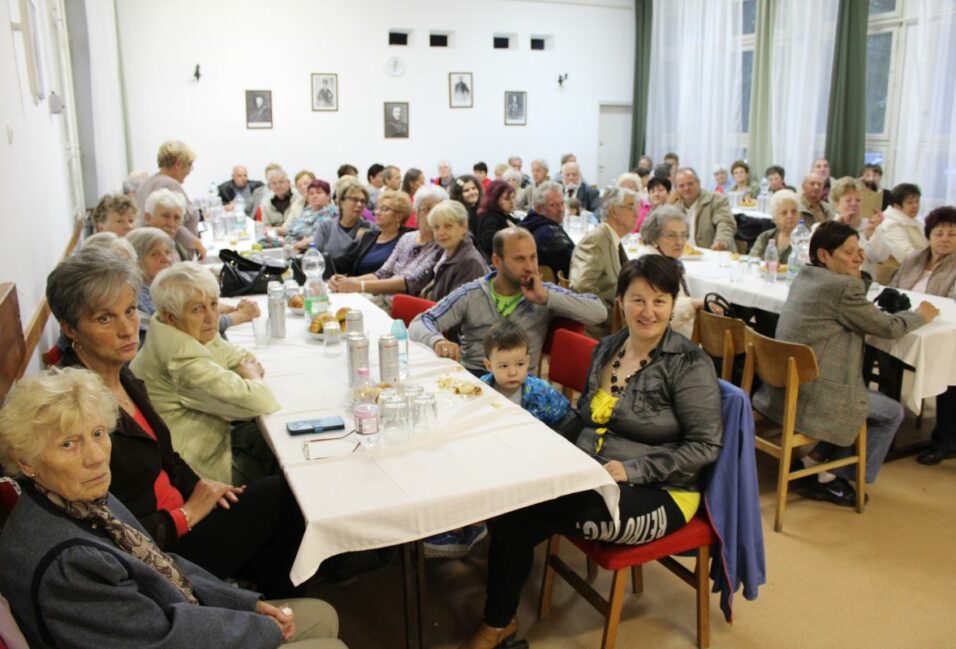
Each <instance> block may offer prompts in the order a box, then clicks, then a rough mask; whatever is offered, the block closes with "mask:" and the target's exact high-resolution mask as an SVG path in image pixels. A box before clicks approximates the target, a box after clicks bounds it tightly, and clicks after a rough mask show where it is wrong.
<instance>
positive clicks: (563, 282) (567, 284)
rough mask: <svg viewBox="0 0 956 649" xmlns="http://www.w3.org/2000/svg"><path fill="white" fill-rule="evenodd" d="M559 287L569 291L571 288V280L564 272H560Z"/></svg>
mask: <svg viewBox="0 0 956 649" xmlns="http://www.w3.org/2000/svg"><path fill="white" fill-rule="evenodd" d="M558 286H560V287H561V288H567V289H570V288H571V280H569V279H568V278H567V277H565V276H564V271H563V270H559V271H558Z"/></svg>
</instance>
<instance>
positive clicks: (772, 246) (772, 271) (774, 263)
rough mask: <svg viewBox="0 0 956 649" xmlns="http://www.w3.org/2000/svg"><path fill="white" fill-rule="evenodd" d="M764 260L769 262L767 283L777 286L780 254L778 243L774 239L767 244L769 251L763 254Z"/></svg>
mask: <svg viewBox="0 0 956 649" xmlns="http://www.w3.org/2000/svg"><path fill="white" fill-rule="evenodd" d="M763 260H764V261H765V262H767V283H768V284H776V283H777V267H778V266H779V264H780V254H779V253H778V252H777V242H776V241H774V240H773V239H771V240H770V241H769V242H768V243H767V251H766V252H764V254H763Z"/></svg>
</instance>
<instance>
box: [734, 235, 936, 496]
mask: <svg viewBox="0 0 956 649" xmlns="http://www.w3.org/2000/svg"><path fill="white" fill-rule="evenodd" d="M863 257H864V254H863V249H862V248H861V246H860V235H859V234H858V233H857V231H856V229H855V228H854V227H852V226H850V225H847V224H844V223H840V222H837V221H825V222H823V223H821V224H820V225H819V226H818V227H817V228H816V230H815V231H814V233H813V236H812V237H811V239H810V262H811V263H810V265H808V266H804V267H803V269H801V271H800V274H799V275H797V277H796V279H794V280H793V284H792V286H791V287H790V294H789V296H788V297H787V302H786V304H784V307H783V311H782V312H781V313H780V320H779V321H778V323H777V331H776V336H775V337H776V338H778V339H779V340H785V341H787V342H793V343H800V344H802V345H807V346H809V347H810V348H812V349H813V352H814V354H816V358H817V363H818V365H819V368H820V374H819V378H817V380H815V381H812V382H811V383H808V384H806V385H802V386H801V387H800V393H799V396H798V401H797V413H796V428H797V430H798V431H800V432H801V433H804V434H806V435H809V436H810V437H814V438H816V439H819V440H821V441H820V442H819V443H818V444H817V445H816V446H814V447H813V450H811V451H810V453H809V454H808V455H807V456H805V457H804V458H803V460H802V461H803V463H804V465H805V466H808V467H809V466H813V465H815V464H819V463H822V462H827V461H831V460H836V459H838V458H841V457H846V456H847V455H850V453H851V452H852V449H851V448H849V447H850V446H851V445H852V444H853V442H854V441H855V440H856V437H857V434H858V433H859V431H860V427H861V426H862V425H863V424H864V423H866V426H867V434H866V442H867V444H866V446H867V448H866V481H867V483H872V482H874V481H875V480H876V476H877V473H879V470H880V467H881V466H882V464H883V459H884V458H885V457H886V452H887V451H888V450H889V448H890V445H891V444H892V443H893V437H894V436H895V435H896V431H897V429H898V428H899V425H900V423H901V422H902V421H903V407H902V406H901V405H900V404H899V402H897V401H894V400H893V399H890V398H889V397H887V396H885V395H883V394H880V393H879V392H872V391H870V390H868V389H867V387H866V385H865V384H864V382H863V347H864V339H865V336H867V335H874V336H879V337H881V338H900V337H902V336H903V335H904V334H906V333H907V332H909V331H912V330H913V329H916V328H917V327H921V326H922V325H924V324H926V323H927V322H929V321H930V320H932V319H933V318H935V317H936V316H937V315H938V314H939V311H938V310H937V309H936V307H934V306H933V305H932V304H929V303H928V302H922V303H921V304H920V305H919V306H918V307H917V308H916V310H915V311H902V312H899V313H894V314H889V313H884V312H883V311H880V310H879V309H878V308H877V307H876V305H874V304H873V303H872V302H870V301H869V300H867V298H866V293H867V289H869V286H870V280H869V278H868V277H865V276H864V275H863V274H862V272H861V270H860V268H861V266H862V264H863ZM753 404H754V407H755V408H756V409H757V410H759V411H760V412H762V413H763V414H765V415H767V416H768V417H770V418H771V419H773V420H774V421H778V422H779V421H782V418H783V409H784V391H783V389H780V388H772V387H769V386H767V385H764V386H762V387H761V388H760V389H759V390H758V391H757V392H756V393H755V394H754V398H753ZM851 469H852V467H841V468H839V469H836V470H834V471H833V472H832V473H829V472H824V473H821V474H819V475H818V476H817V479H815V480H810V481H808V482H807V484H806V486H805V487H804V495H806V496H807V497H809V498H814V499H816V500H826V501H829V502H832V503H835V504H837V505H842V506H845V507H853V506H855V504H856V490H855V489H854V488H853V486H852V485H851V484H850V483H849V482H847V480H846V478H848V477H850V478H852V477H853V473H852V471H851Z"/></svg>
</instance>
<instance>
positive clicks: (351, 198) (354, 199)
mask: <svg viewBox="0 0 956 649" xmlns="http://www.w3.org/2000/svg"><path fill="white" fill-rule="evenodd" d="M342 200H343V201H352V202H353V203H358V204H359V205H365V204H366V203H368V201H367V200H365V198H364V197H362V196H346V197H345V198H343V199H342Z"/></svg>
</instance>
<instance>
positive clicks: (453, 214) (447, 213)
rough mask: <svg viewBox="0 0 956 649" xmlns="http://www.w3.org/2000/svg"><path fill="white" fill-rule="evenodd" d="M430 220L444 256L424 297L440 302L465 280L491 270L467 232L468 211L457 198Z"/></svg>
mask: <svg viewBox="0 0 956 649" xmlns="http://www.w3.org/2000/svg"><path fill="white" fill-rule="evenodd" d="M428 223H429V225H430V226H431V228H432V232H433V233H434V237H435V241H437V242H438V245H439V247H440V248H441V250H442V256H441V258H440V259H439V260H438V263H437V264H435V279H434V281H433V282H432V284H431V286H430V287H429V288H427V289H426V291H425V297H427V298H428V299H429V300H434V301H436V302H437V301H439V300H441V299H442V298H444V297H446V296H447V295H448V294H449V293H451V292H452V291H454V290H455V289H456V288H458V287H459V286H461V285H462V284H464V283H466V282H470V281H471V280H473V279H478V278H479V277H482V276H483V275H485V274H486V273H487V272H488V264H486V263H485V258H484V256H483V255H482V254H481V251H480V250H478V248H476V247H475V243H474V241H473V240H472V238H471V236H470V235H469V231H468V211H467V210H466V209H465V206H464V205H462V204H461V203H459V202H458V201H452V200H446V201H442V202H441V203H439V204H438V205H436V206H435V207H434V208H433V209H432V211H431V212H429V214H428Z"/></svg>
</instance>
